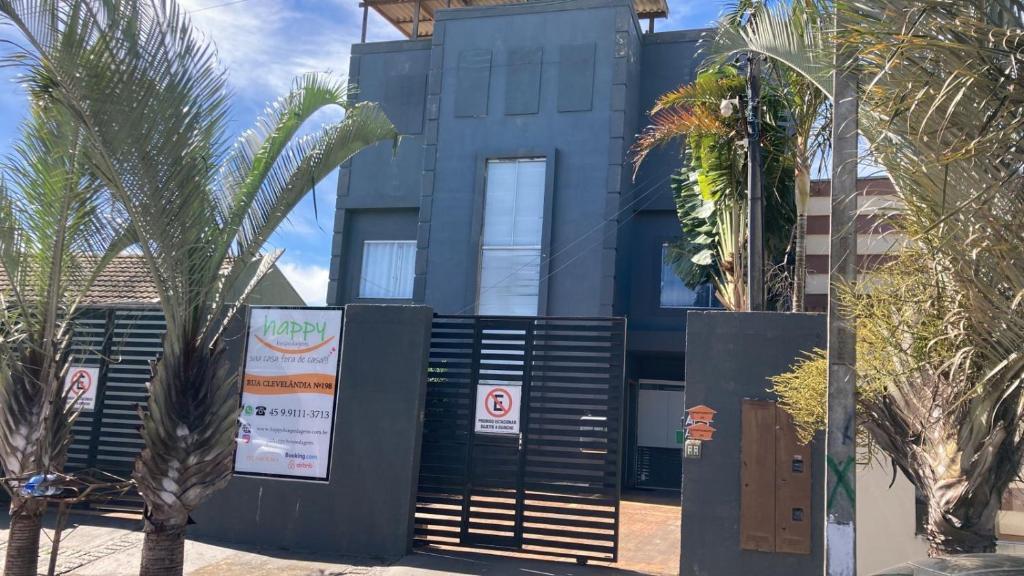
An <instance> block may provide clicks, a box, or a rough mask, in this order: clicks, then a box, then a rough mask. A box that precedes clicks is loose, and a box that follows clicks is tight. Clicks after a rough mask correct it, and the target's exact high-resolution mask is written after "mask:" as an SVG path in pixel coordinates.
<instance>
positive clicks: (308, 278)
mask: <svg viewBox="0 0 1024 576" xmlns="http://www.w3.org/2000/svg"><path fill="white" fill-rule="evenodd" d="M277 267H278V268H280V269H281V272H284V275H285V277H286V278H288V281H289V282H291V283H292V286H294V287H295V290H296V291H297V292H298V293H299V296H302V299H303V300H305V301H306V304H308V305H310V306H324V305H325V304H327V280H328V278H329V276H330V272H329V271H328V270H327V268H325V267H323V266H317V265H316V264H298V263H294V262H278V264H277Z"/></svg>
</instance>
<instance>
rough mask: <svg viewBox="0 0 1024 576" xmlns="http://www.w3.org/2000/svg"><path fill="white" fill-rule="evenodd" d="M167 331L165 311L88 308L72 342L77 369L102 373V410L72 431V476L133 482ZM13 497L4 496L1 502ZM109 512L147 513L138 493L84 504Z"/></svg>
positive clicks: (84, 414) (80, 420)
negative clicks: (153, 374)
mask: <svg viewBox="0 0 1024 576" xmlns="http://www.w3.org/2000/svg"><path fill="white" fill-rule="evenodd" d="M165 329H166V325H165V323H164V317H163V313H162V312H161V311H160V309H159V308H149V307H134V308H133V307H124V308H106V307H95V308H86V309H84V310H82V311H81V312H80V313H79V317H78V320H77V321H76V322H75V327H74V332H73V333H72V338H71V355H72V358H71V363H72V364H73V365H78V366H94V367H97V368H98V369H99V380H98V382H96V386H97V388H96V405H95V408H94V409H93V410H92V411H83V412H81V413H80V414H79V415H78V418H77V419H76V420H75V423H74V425H73V427H72V429H71V430H72V434H73V438H72V443H71V446H69V447H68V461H67V465H66V468H65V469H66V470H68V471H70V472H73V471H77V470H82V469H85V468H97V469H100V470H103V471H104V472H109V473H111V474H114V475H117V476H121V477H123V478H128V477H130V476H131V474H132V468H133V466H134V464H135V458H136V457H137V456H138V455H139V453H141V452H142V446H143V442H142V436H140V435H139V427H140V426H142V420H141V419H140V418H139V413H138V408H139V407H140V406H142V407H143V408H144V407H145V405H146V401H147V400H148V399H149V391H148V390H147V388H146V382H148V381H149V374H150V372H149V363H150V362H151V361H152V360H155V359H156V357H157V356H158V355H159V354H160V351H161V350H162V342H161V339H162V337H163V333H164V331H165ZM6 500H7V493H6V492H4V491H3V490H0V501H6ZM83 506H89V507H93V508H99V509H104V510H111V509H113V510H124V511H133V512H138V511H141V510H142V498H141V497H140V496H139V495H138V493H137V492H135V491H132V492H130V493H127V494H124V495H123V496H120V497H118V498H117V499H115V500H110V501H105V502H101V503H97V504H83Z"/></svg>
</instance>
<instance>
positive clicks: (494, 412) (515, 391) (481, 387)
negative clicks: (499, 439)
mask: <svg viewBox="0 0 1024 576" xmlns="http://www.w3.org/2000/svg"><path fill="white" fill-rule="evenodd" d="M520 392H521V388H520V387H519V386H492V385H488V384H478V385H477V387H476V426H475V427H474V428H473V430H474V431H476V432H482V433H485V434H519V397H520Z"/></svg>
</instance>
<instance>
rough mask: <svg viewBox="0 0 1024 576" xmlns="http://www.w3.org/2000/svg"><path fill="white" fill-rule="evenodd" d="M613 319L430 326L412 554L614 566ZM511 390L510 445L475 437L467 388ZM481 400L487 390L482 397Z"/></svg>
mask: <svg viewBox="0 0 1024 576" xmlns="http://www.w3.org/2000/svg"><path fill="white" fill-rule="evenodd" d="M625 330H626V325H625V320H623V319H621V318H601V319H594V318H532V317H476V316H438V317H435V319H434V325H433V334H432V339H431V349H430V373H429V375H428V384H427V399H426V413H425V418H424V427H423V449H422V455H421V459H420V479H419V492H418V496H417V503H416V538H417V541H418V542H419V543H436V544H458V545H464V546H477V547H495V548H501V549H513V550H523V551H530V552H534V553H540V554H547V555H552V556H562V557H570V558H576V559H577V560H580V561H586V560H591V559H593V560H606V561H615V560H617V558H618V536H619V497H620V478H621V474H620V472H621V470H620V465H621V453H622V443H621V440H620V438H621V429H622V411H623V383H624V378H623V376H624V373H623V368H624V356H625ZM493 385H500V386H504V387H507V388H510V389H511V388H513V387H519V388H518V390H519V393H520V397H521V406H520V408H519V433H518V434H509V433H504V434H495V433H478V432H475V431H474V430H475V424H476V409H477V402H478V400H480V399H479V398H478V397H477V396H478V386H493ZM485 390H487V388H485Z"/></svg>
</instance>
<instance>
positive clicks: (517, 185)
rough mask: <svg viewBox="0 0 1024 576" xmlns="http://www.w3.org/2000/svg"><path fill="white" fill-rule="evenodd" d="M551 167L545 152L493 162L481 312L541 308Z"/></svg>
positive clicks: (487, 198)
mask: <svg viewBox="0 0 1024 576" xmlns="http://www.w3.org/2000/svg"><path fill="white" fill-rule="evenodd" d="M546 173H547V162H546V161H545V160H544V159H543V158H540V159H537V158H524V159H516V160H489V161H488V162H487V184H486V189H485V191H484V228H483V234H482V242H481V254H480V286H479V293H478V301H479V304H478V309H477V311H478V313H479V314H493V315H515V316H534V315H536V314H537V312H538V309H539V304H540V303H539V297H540V260H541V242H542V237H543V231H544V190H545V181H546Z"/></svg>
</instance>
